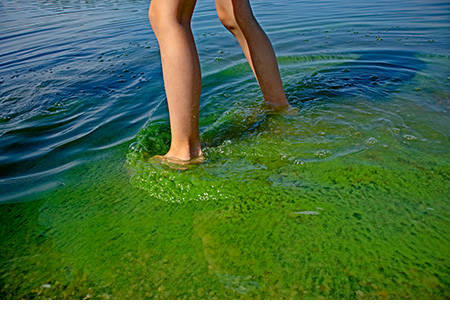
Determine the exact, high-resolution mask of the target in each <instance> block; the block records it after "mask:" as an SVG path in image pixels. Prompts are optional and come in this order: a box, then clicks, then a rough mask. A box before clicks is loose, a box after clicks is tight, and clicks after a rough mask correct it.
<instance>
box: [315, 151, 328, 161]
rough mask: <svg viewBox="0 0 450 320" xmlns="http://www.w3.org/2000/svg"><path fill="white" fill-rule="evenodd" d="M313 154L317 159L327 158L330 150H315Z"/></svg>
mask: <svg viewBox="0 0 450 320" xmlns="http://www.w3.org/2000/svg"><path fill="white" fill-rule="evenodd" d="M314 155H315V156H316V157H317V158H319V159H324V158H328V157H329V156H330V155H331V151H330V150H317V151H316V152H314Z"/></svg>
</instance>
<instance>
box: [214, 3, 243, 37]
mask: <svg viewBox="0 0 450 320" xmlns="http://www.w3.org/2000/svg"><path fill="white" fill-rule="evenodd" d="M216 9H217V16H218V17H219V20H220V22H221V23H222V25H223V26H224V27H225V28H226V29H228V30H229V31H231V32H235V31H236V30H238V29H239V25H238V23H237V21H236V19H235V16H234V13H233V10H232V8H224V7H220V6H217V8H216Z"/></svg>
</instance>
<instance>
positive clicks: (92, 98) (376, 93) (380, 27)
mask: <svg viewBox="0 0 450 320" xmlns="http://www.w3.org/2000/svg"><path fill="white" fill-rule="evenodd" d="M252 4H253V7H254V11H255V15H256V17H257V18H258V20H259V21H260V23H261V24H262V26H263V27H264V29H265V31H266V32H267V34H268V35H269V37H270V39H271V40H272V42H273V45H274V48H275V50H276V53H277V56H278V57H279V60H280V69H281V72H282V75H283V80H284V83H285V87H286V90H287V93H288V96H289V99H290V101H291V103H292V104H293V105H295V106H296V107H299V108H308V107H314V106H315V105H316V104H317V103H319V102H321V101H325V100H326V99H329V98H330V97H344V98H345V97H349V96H351V97H362V98H364V99H368V100H373V99H383V98H386V97H388V96H389V95H391V94H397V95H398V96H400V97H401V98H402V99H406V101H408V100H410V101H412V102H413V103H416V104H419V105H421V106H422V107H423V108H424V110H426V111H427V112H428V111H432V112H436V113H438V114H442V117H440V116H438V117H436V119H441V120H436V121H437V123H436V124H435V126H436V127H439V128H441V131H442V133H443V134H444V136H446V137H448V130H446V125H447V122H446V121H447V120H448V116H447V111H448V106H449V103H448V102H449V91H450V90H449V83H450V80H449V69H448V68H449V65H450V64H449V59H448V57H449V50H450V42H449V35H450V3H449V2H447V1H420V0H417V1H414V0H398V1H384V0H380V1H369V0H360V1H337V0H331V1H287V0H286V1H252ZM148 6H149V1H143V0H136V1H131V0H130V1H126V0H117V1H108V0H95V1H75V0H68V1H24V0H16V1H7V0H1V1H0V30H2V31H1V34H0V103H1V107H0V201H2V202H10V201H16V200H20V199H27V198H30V197H36V196H39V194H41V192H43V191H46V190H51V189H53V188H55V187H57V186H59V185H62V184H63V183H64V181H62V180H61V179H60V175H61V173H63V172H65V171H66V170H69V169H70V168H73V167H76V166H78V165H80V164H82V163H85V162H89V161H93V160H94V159H96V158H98V157H104V156H106V155H107V154H108V152H109V151H110V150H112V149H114V147H115V146H118V145H121V144H126V143H129V142H130V141H131V140H132V139H133V138H134V137H135V135H136V133H137V132H138V131H139V130H140V129H141V128H142V127H143V126H144V125H145V124H146V123H147V122H148V121H151V120H155V119H165V118H167V116H168V115H167V106H166V102H165V95H164V91H163V83H162V74H161V69H160V62H159V50H158V46H157V42H156V39H155V37H154V34H153V33H152V31H151V29H150V26H149V23H148V20H147V9H148ZM193 32H194V35H195V38H196V42H197V46H198V51H199V55H200V61H201V66H202V74H203V92H202V102H201V117H203V119H204V120H203V121H204V122H203V125H202V130H206V128H207V126H208V124H210V123H211V121H214V120H215V119H217V118H219V117H220V115H221V114H223V113H224V112H225V111H226V110H228V109H229V108H231V107H233V106H240V105H245V104H246V103H254V102H258V101H261V100H262V98H261V94H260V93H259V90H258V87H257V85H256V82H255V80H254V79H253V75H252V74H251V72H249V68H248V66H247V65H246V63H245V60H244V56H243V54H242V52H241V51H240V48H239V46H238V44H237V42H236V41H235V39H234V38H233V37H232V36H231V34H229V33H228V32H227V31H226V30H225V29H224V28H223V27H222V26H221V25H220V22H219V20H218V18H217V16H216V13H215V10H214V4H213V1H211V0H200V1H198V4H197V8H196V10H195V13H194V17H193ZM336 63H339V66H338V67H336V66H335V65H336ZM418 76H421V77H422V80H421V81H422V82H424V83H427V84H428V85H429V87H430V88H431V89H430V90H431V91H433V92H427V94H429V95H428V96H426V97H425V96H424V95H420V94H419V95H414V96H412V95H411V93H417V92H415V91H414V90H413V89H414V88H412V87H405V86H404V85H405V84H406V83H409V84H410V82H408V81H411V80H412V79H416V78H417V77H418ZM415 77H416V78H415ZM430 90H428V91H430ZM385 103H386V104H387V103H388V102H385ZM414 116H415V117H418V118H420V114H419V115H418V114H415V115H414Z"/></svg>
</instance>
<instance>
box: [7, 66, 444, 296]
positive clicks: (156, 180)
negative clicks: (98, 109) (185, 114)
mask: <svg viewBox="0 0 450 320" xmlns="http://www.w3.org/2000/svg"><path fill="white" fill-rule="evenodd" d="M319 60H320V59H319ZM289 61H290V60H288V63H291V62H289ZM292 63H294V62H292ZM333 66H336V65H334V64H333ZM324 68H329V65H327V66H326V67H324ZM421 77H422V76H421V75H420V74H418V75H417V76H415V77H413V78H411V79H409V78H408V79H407V81H405V82H404V83H401V84H400V85H397V87H396V88H395V90H398V91H400V92H406V93H407V94H402V95H397V94H396V93H395V92H391V96H390V97H389V98H387V97H371V98H368V97H361V96H357V95H353V94H341V95H335V94H329V93H330V92H331V93H333V92H334V91H333V90H335V89H333V88H332V87H330V86H333V84H326V83H327V82H326V81H325V82H324V81H323V79H322V80H320V86H319V87H317V86H315V85H314V81H312V82H307V83H309V84H310V85H311V87H310V89H311V90H312V91H314V90H315V92H316V93H317V91H323V90H325V91H326V92H323V95H320V94H317V98H314V99H312V100H304V101H306V102H304V103H302V104H303V106H304V108H303V109H300V112H299V114H298V115H279V114H278V115H276V114H271V113H270V112H267V110H264V108H263V107H262V105H261V104H259V103H257V102H255V103H253V104H248V105H245V106H242V105H235V106H234V107H232V108H230V109H229V111H228V112H226V113H217V114H215V115H214V114H210V115H209V116H207V117H205V118H204V119H202V122H201V128H202V130H201V132H202V141H203V143H204V151H205V155H206V161H205V163H203V164H202V165H199V166H193V167H192V168H190V169H189V170H186V171H181V170H173V169H171V168H168V167H166V166H163V165H161V164H158V163H156V162H152V161H151V160H150V158H151V156H152V155H154V154H161V153H164V152H165V151H166V150H167V148H168V145H169V139H170V135H169V126H168V123H167V122H161V121H156V122H150V123H149V124H148V125H147V126H146V127H145V128H144V129H143V130H142V131H141V132H140V133H139V134H138V135H137V137H136V141H134V142H133V144H132V145H131V147H130V148H128V146H127V145H121V146H119V147H117V148H116V149H115V151H114V152H113V153H111V154H109V155H107V156H106V155H105V158H104V159H100V160H97V161H95V162H92V163H87V164H83V165H81V166H79V167H76V168H74V169H72V170H70V171H69V172H68V173H67V175H66V176H65V177H64V179H63V181H65V182H66V184H65V186H63V187H61V188H59V189H58V190H56V191H55V192H53V193H52V195H51V197H46V198H44V199H42V200H36V201H32V202H28V203H22V204H10V205H7V204H5V205H1V206H0V210H1V215H0V219H2V221H1V224H0V239H1V245H2V251H1V255H0V295H1V297H2V298H5V299H12V298H16V299H17V298H19V299H20V298H30V299H47V298H53V299H57V298H65V299H84V298H85V299H92V298H94V299H448V298H449V297H450V293H449V286H450V274H449V272H448V268H449V265H450V261H449V257H450V250H449V245H448V244H449V240H450V239H449V237H448V232H447V230H448V228H449V227H450V219H449V216H448V208H449V205H450V203H449V202H450V201H449V200H448V194H449V191H450V190H449V184H448V181H449V174H450V163H449V161H448V159H449V148H448V129H447V127H446V125H445V124H446V123H448V116H447V114H446V113H445V112H443V111H442V110H445V103H446V101H448V100H447V99H448V92H446V91H445V88H441V90H438V89H439V87H438V88H437V89H435V90H438V91H439V94H435V93H433V94H431V93H430V92H431V91H429V90H428V89H427V82H426V81H424V80H423V79H422V78H421ZM332 78H333V79H335V77H332ZM318 81H319V80H318ZM418 83H420V84H421V86H422V91H421V92H417V91H414V90H413V88H414V87H416V86H417V84H418ZM290 84H291V86H288V87H289V88H290V89H288V90H290V91H288V93H289V94H290V95H291V96H292V95H295V94H296V93H295V92H296V90H299V89H298V85H300V86H302V85H304V84H305V82H302V81H300V80H299V81H297V82H295V81H293V82H291V83H290ZM360 85H361V86H362V85H363V84H361V83H358V82H355V83H354V87H355V88H358V86H360ZM429 85H430V86H434V84H433V83H430V84H429ZM327 90H328V91H327ZM422 92H426V93H427V94H426V95H425V96H424V97H422V96H421V94H422ZM306 94H308V93H306ZM412 95H416V96H412ZM311 96H312V94H311ZM298 101H300V99H298ZM308 101H309V102H308ZM414 101H420V102H422V103H419V102H414ZM427 103H429V104H432V105H433V106H434V109H427V108H424V104H427ZM208 109H213V106H207V107H206V110H208ZM436 110H438V111H436ZM125 155H126V159H125ZM80 177H82V178H81V179H80ZM312 212H314V214H305V213H312Z"/></svg>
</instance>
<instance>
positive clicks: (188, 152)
mask: <svg viewBox="0 0 450 320" xmlns="http://www.w3.org/2000/svg"><path fill="white" fill-rule="evenodd" d="M201 155H202V149H201V147H200V143H195V144H191V143H184V144H172V145H171V146H170V149H169V152H167V153H166V156H168V157H174V158H178V159H180V160H191V159H193V158H196V157H199V156H201Z"/></svg>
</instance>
